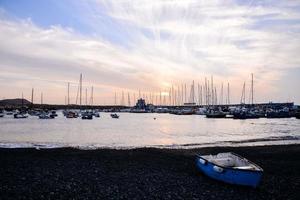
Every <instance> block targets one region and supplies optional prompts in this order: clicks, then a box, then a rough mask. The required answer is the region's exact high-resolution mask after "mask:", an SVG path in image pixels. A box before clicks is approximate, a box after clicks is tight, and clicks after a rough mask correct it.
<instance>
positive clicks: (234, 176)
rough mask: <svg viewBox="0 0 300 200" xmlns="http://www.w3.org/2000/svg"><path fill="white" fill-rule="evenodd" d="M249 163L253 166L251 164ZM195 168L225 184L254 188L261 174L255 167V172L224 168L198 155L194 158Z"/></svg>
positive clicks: (260, 170)
mask: <svg viewBox="0 0 300 200" xmlns="http://www.w3.org/2000/svg"><path fill="white" fill-rule="evenodd" d="M235 155H236V154H235ZM237 156H238V155H237ZM247 161H248V160H247ZM248 162H250V161H248ZM250 163H251V164H252V165H255V164H254V163H252V162H250ZM196 166H197V168H198V169H199V170H200V171H202V172H203V173H204V174H206V175H207V176H209V177H211V178H213V179H216V180H219V181H223V182H225V183H230V184H237V185H244V186H251V187H254V188H255V187H257V186H258V184H259V182H260V180H261V177H262V174H263V170H262V169H261V168H260V167H259V166H257V165H255V166H256V167H257V170H249V169H236V168H234V167H224V166H220V165H217V164H215V163H213V162H210V161H208V160H207V159H205V158H203V157H202V156H200V155H198V156H197V158H196Z"/></svg>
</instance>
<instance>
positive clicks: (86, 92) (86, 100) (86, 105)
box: [85, 88, 88, 106]
mask: <svg viewBox="0 0 300 200" xmlns="http://www.w3.org/2000/svg"><path fill="white" fill-rule="evenodd" d="M85 105H86V106H87V105H88V103H87V88H85Z"/></svg>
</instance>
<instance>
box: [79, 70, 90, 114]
mask: <svg viewBox="0 0 300 200" xmlns="http://www.w3.org/2000/svg"><path fill="white" fill-rule="evenodd" d="M79 92H80V93H79V94H80V99H79V102H80V110H81V102H82V101H81V100H82V74H80V80H79ZM85 104H86V106H87V90H85ZM81 119H83V120H85V119H89V120H91V119H93V112H90V111H88V110H85V111H83V112H81Z"/></svg>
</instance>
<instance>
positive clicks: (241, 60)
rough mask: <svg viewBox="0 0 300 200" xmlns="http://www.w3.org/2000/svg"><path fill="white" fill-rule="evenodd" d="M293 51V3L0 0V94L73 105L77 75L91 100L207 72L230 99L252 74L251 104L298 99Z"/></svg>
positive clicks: (296, 29) (296, 23)
mask: <svg viewBox="0 0 300 200" xmlns="http://www.w3.org/2000/svg"><path fill="white" fill-rule="evenodd" d="M299 52H300V1H298V0H286V1H279V0H264V1H259V0H255V1H254V0H252V1H247V0H228V1H227V0H224V1H217V0H211V1H206V0H184V1H182V0H152V1H148V0H136V1H135V0H115V1H105V0H76V1H73V0H62V1H58V0H43V1H40V0H0V94H1V96H0V99H3V98H16V97H21V95H22V93H23V95H24V97H25V98H27V99H30V98H31V97H30V96H31V88H34V90H35V97H34V99H35V101H36V102H37V101H39V99H40V97H39V96H40V93H41V92H42V93H43V97H44V100H43V101H44V103H51V104H62V103H64V102H65V96H66V95H67V83H68V82H70V84H71V88H70V93H71V94H70V96H71V99H70V101H71V103H75V98H76V94H77V87H78V81H79V75H80V73H82V74H83V88H84V89H85V88H87V89H88V96H89V95H90V93H91V92H90V91H91V89H90V88H91V87H92V86H93V87H94V103H95V104H113V103H114V94H115V92H117V97H118V101H119V100H120V98H119V97H120V94H121V92H122V91H124V93H125V94H127V93H128V92H129V94H130V95H131V97H133V94H135V96H137V94H138V91H139V90H140V91H141V93H145V94H148V93H150V92H152V93H153V94H159V91H163V92H165V93H164V94H167V92H168V91H169V88H170V87H172V85H173V87H174V88H177V87H178V86H181V85H182V84H186V85H187V87H188V88H190V86H191V84H192V81H193V80H194V81H195V83H196V85H197V84H198V83H199V84H200V85H204V80H205V77H207V78H208V79H210V78H211V76H213V78H214V86H215V87H216V90H217V93H218V96H219V98H220V94H221V91H220V90H221V85H222V83H223V84H224V88H225V85H227V83H228V82H229V83H230V99H231V102H232V103H238V102H239V101H240V98H241V94H242V88H243V83H244V82H245V83H246V97H247V99H248V97H249V91H250V83H251V73H253V74H254V101H255V102H269V101H273V102H287V101H294V102H295V103H296V104H299V103H300V90H299V85H300V56H299ZM188 90H189V89H188ZM224 90H225V89H224ZM224 95H225V91H224ZM224 99H225V97H224Z"/></svg>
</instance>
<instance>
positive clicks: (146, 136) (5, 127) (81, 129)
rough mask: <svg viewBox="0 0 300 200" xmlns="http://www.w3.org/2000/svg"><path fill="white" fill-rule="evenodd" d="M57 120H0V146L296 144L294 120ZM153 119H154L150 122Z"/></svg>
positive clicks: (106, 116)
mask: <svg viewBox="0 0 300 200" xmlns="http://www.w3.org/2000/svg"><path fill="white" fill-rule="evenodd" d="M58 114H59V117H57V118H56V119H51V120H41V119H38V118H37V117H29V118H27V119H13V117H12V116H5V117H4V118H0V146H1V147H29V146H37V147H48V148H50V147H61V146H73V147H79V148H97V147H110V148H132V147H144V146H158V147H169V148H182V147H183V148H190V147H197V146H215V145H261V144H287V143H300V120H298V119H295V118H291V119H249V120H233V119H206V118H205V117H204V116H199V115H190V116H178V115H170V114H134V113H120V118H119V119H112V118H111V117H110V113H101V117H100V118H94V119H93V120H82V119H80V118H78V119H66V118H64V117H63V116H62V113H61V112H58ZM154 117H156V120H154Z"/></svg>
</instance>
